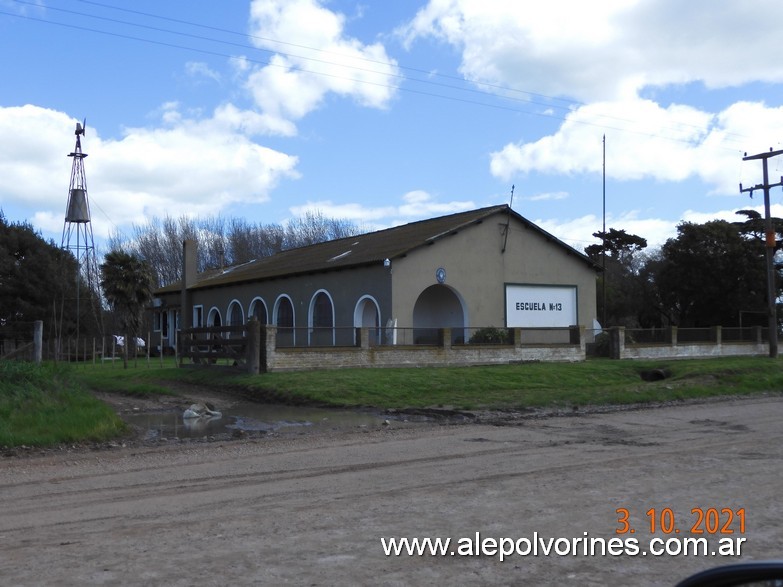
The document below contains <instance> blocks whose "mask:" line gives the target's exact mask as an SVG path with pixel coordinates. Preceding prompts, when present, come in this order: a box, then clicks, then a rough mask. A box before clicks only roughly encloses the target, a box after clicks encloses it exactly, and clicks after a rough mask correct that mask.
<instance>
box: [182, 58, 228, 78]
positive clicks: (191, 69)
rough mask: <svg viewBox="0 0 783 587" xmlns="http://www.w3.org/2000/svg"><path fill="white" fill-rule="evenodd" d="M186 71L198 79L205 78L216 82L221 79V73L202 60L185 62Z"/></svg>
mask: <svg viewBox="0 0 783 587" xmlns="http://www.w3.org/2000/svg"><path fill="white" fill-rule="evenodd" d="M185 73H187V74H188V75H189V76H190V77H193V78H196V79H199V78H205V79H208V80H212V81H214V82H219V81H220V80H221V76H220V73H218V72H217V71H215V70H214V69H212V68H210V67H209V65H207V64H206V63H204V62H202V61H188V62H187V63H186V64H185Z"/></svg>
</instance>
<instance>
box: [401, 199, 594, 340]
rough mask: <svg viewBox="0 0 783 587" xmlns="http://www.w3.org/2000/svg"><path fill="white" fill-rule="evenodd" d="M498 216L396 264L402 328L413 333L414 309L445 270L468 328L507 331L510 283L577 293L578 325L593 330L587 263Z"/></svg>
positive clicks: (591, 273)
mask: <svg viewBox="0 0 783 587" xmlns="http://www.w3.org/2000/svg"><path fill="white" fill-rule="evenodd" d="M506 220H507V217H506V216H505V215H503V214H498V215H495V216H493V217H490V218H487V219H485V220H484V221H483V222H482V223H481V224H478V225H473V226H471V227H469V228H465V229H463V230H460V231H459V232H458V233H457V234H454V235H449V236H446V237H444V238H442V239H439V240H437V241H436V242H434V243H433V244H432V245H429V246H425V247H421V248H419V249H416V250H415V251H412V252H411V253H410V254H409V255H408V256H407V257H404V258H402V259H394V260H393V261H392V315H393V317H394V318H396V319H397V325H398V326H399V327H411V326H413V324H412V312H413V307H414V305H415V304H416V300H417V298H418V297H419V295H420V294H421V292H422V291H424V289H426V288H427V287H429V286H431V285H435V284H437V280H436V278H435V271H436V270H437V269H438V268H439V267H443V268H444V269H445V270H446V282H445V285H446V286H448V287H450V288H452V289H453V290H454V291H455V292H456V293H457V294H458V297H460V298H461V299H462V300H463V302H464V303H465V306H466V309H467V324H466V325H467V326H472V327H476V326H505V287H504V285H505V284H506V283H520V284H542V285H573V286H576V287H577V301H578V310H577V312H578V319H579V324H580V325H583V326H586V327H588V328H592V324H593V320H594V319H595V317H596V306H595V304H596V298H595V296H596V273H595V271H594V270H593V269H592V268H590V267H589V266H588V264H587V263H586V262H585V260H584V258H583V257H578V256H576V255H574V254H569V253H568V252H567V251H566V249H564V248H563V247H562V246H560V245H559V244H557V243H555V242H551V241H549V240H547V239H546V238H545V237H544V236H543V235H541V234H540V233H539V232H538V231H536V230H533V229H528V228H526V227H525V226H524V225H523V224H522V223H520V222H518V221H516V220H515V219H514V218H512V219H511V224H510V230H509V235H508V241H507V242H506V251H505V253H501V249H502V247H503V240H504V239H503V231H504V229H505V225H506Z"/></svg>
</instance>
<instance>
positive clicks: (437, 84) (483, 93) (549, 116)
mask: <svg viewBox="0 0 783 587" xmlns="http://www.w3.org/2000/svg"><path fill="white" fill-rule="evenodd" d="M14 1H15V2H16V3H18V4H24V5H30V6H36V7H38V6H39V5H37V4H35V3H33V2H29V1H26V0H14ZM79 1H80V2H83V3H85V4H91V5H95V6H100V7H103V8H108V9H112V10H117V11H122V12H126V13H131V14H137V15H140V16H144V17H148V18H154V19H160V20H164V21H169V22H175V23H178V24H185V25H188V26H194V27H199V28H203V29H207V30H213V31H216V32H222V33H228V34H231V35H237V36H242V37H245V38H251V39H257V40H262V41H264V42H271V43H276V44H280V45H287V46H292V47H297V48H301V49H307V50H309V51H314V52H317V53H323V54H330V55H337V56H340V57H348V58H350V59H352V60H355V61H364V62H368V63H375V64H382V65H384V66H387V67H391V66H393V67H395V68H398V69H400V70H406V71H412V72H416V73H421V74H427V75H432V76H433V77H440V78H444V79H451V80H458V81H460V82H462V83H464V82H466V80H464V79H463V78H460V77H457V76H451V75H447V74H440V73H434V74H432V73H430V72H428V71H426V70H422V69H420V68H414V67H409V66H404V65H399V64H397V63H396V62H394V64H392V63H391V62H384V61H379V60H373V59H369V58H365V57H357V56H347V55H345V54H342V53H338V52H334V51H326V50H323V49H317V48H314V47H308V46H306V45H298V44H295V43H288V42H285V41H279V40H276V39H271V38H266V37H259V36H254V35H248V34H245V33H240V32H237V31H232V30H230V29H223V28H219V27H214V26H210V25H203V24H200V23H195V22H191V21H186V20H181V19H175V18H170V17H164V16H159V15H155V14H151V13H147V12H141V11H137V10H132V9H127V8H121V7H116V6H111V5H107V4H102V3H99V2H94V1H91V0H79ZM47 10H53V11H58V12H62V13H66V14H71V15H74V16H82V17H87V18H92V19H96V20H102V21H105V22H111V23H114V24H120V25H124V26H133V27H137V28H142V29H146V30H150V31H155V32H161V33H166V34H172V35H177V36H182V37H186V38H190V39H195V40H200V41H207V42H211V43H218V44H223V45H228V46H233V47H238V48H242V49H249V50H252V51H259V52H262V53H270V54H272V55H274V54H278V55H282V56H284V57H288V58H291V59H301V60H305V61H309V62H314V63H321V64H325V65H330V66H337V67H341V68H345V69H349V70H354V71H359V72H364V73H372V74H377V75H381V76H384V77H387V78H394V79H398V80H401V81H410V82H415V83H420V84H425V85H430V86H435V87H439V88H444V89H450V90H456V91H459V92H466V93H471V94H478V95H481V96H488V97H498V96H497V94H492V93H490V92H487V91H485V90H481V89H477V88H470V87H461V86H455V85H452V84H446V83H443V82H437V81H434V80H432V79H421V78H413V77H406V76H404V75H401V74H396V73H393V72H390V71H379V70H375V69H368V68H362V67H357V66H353V65H347V64H345V63H337V62H334V61H328V60H326V59H319V58H315V57H307V56H303V55H295V54H291V53H284V52H280V51H272V50H271V49H264V48H261V47H256V46H252V45H247V44H243V43H237V42H232V41H225V40H220V39H215V38H212V37H205V36H203V35H195V34H192V33H185V32H181V31H174V30H171V29H164V28H161V27H155V26H151V25H146V24H139V23H133V22H129V21H124V20H120V19H114V18H109V17H103V16H98V15H93V14H88V13H83V12H78V11H73V10H68V9H63V8H58V7H52V6H48V7H47ZM0 14H5V15H7V16H12V17H17V18H24V19H27V20H31V21H35V22H41V23H45V24H50V25H55V26H60V27H65V28H72V29H76V30H82V31H87V32H92V33H98V34H103V35H107V36H113V37H117V38H122V39H126V40H131V41H138V42H144V43H149V44H154V45H159V46H163V47H168V48H173V49H179V50H185V51H191V52H195V53H200V54H204V55H211V56H214V57H221V58H225V59H237V58H238V56H236V55H231V54H226V53H221V52H218V51H212V50H207V49H203V48H196V47H188V46H185V45H181V44H177V43H171V42H167V41H160V40H154V39H148V38H143V37H137V36H133V35H128V34H124V33H118V32H112V31H107V30H101V29H95V28H91V27H85V26H81V25H75V24H69V23H64V22H57V21H53V20H47V19H42V18H36V17H33V16H29V15H20V14H13V13H8V12H4V11H0ZM242 57H243V58H244V59H245V60H246V61H248V62H250V63H255V64H257V65H264V66H268V67H270V66H271V67H281V68H285V69H287V68H289V67H291V69H296V70H298V71H301V72H304V73H308V74H312V75H318V76H322V77H330V78H334V79H342V80H347V81H351V82H353V83H358V84H365V85H373V86H377V87H383V88H387V89H394V90H399V91H403V92H408V93H414V94H418V95H423V96H429V97H434V98H439V99H447V100H450V101H456V102H462V103H465V104H471V105H476V106H483V107H489V108H495V109H501V110H507V111H511V112H516V113H521V114H527V115H532V116H537V117H540V118H547V119H554V120H561V121H570V122H573V123H576V124H581V125H587V126H594V127H597V128H601V129H605V130H616V131H619V132H626V133H631V134H636V135H639V136H646V137H651V138H661V139H665V140H669V141H675V142H681V143H685V144H693V143H694V140H691V139H680V138H675V137H671V136H665V135H662V134H660V133H659V132H645V131H641V130H632V129H629V128H627V127H622V126H610V125H609V124H605V123H599V122H590V121H584V120H575V119H573V118H568V117H567V116H558V115H555V114H551V113H546V112H535V111H532V110H526V109H520V108H514V107H510V106H503V105H500V104H491V103H487V102H483V101H479V100H469V99H465V98H458V97H454V96H447V95H444V94H438V93H435V92H426V91H422V90H414V89H412V88H406V87H402V86H397V85H392V84H384V83H380V82H372V81H369V80H365V79H356V78H351V77H345V76H339V75H336V74H330V73H326V72H322V71H316V70H312V69H305V68H301V67H300V68H296V67H293V66H289V65H287V64H278V63H273V62H271V61H269V60H260V59H252V58H248V57H246V56H242ZM468 83H470V82H468ZM474 83H476V84H478V85H481V86H484V87H487V88H492V89H495V90H498V91H501V92H507V93H517V94H525V95H527V96H534V97H540V98H545V99H546V100H549V101H550V102H539V101H536V100H532V99H526V98H520V97H513V96H508V95H502V96H500V98H502V99H505V100H510V101H512V102H518V103H524V104H532V105H535V106H542V107H545V108H548V109H550V108H555V109H559V110H564V111H566V112H573V108H574V106H587V104H585V103H582V102H577V101H567V100H565V99H562V98H555V97H552V96H547V95H545V94H540V93H536V92H531V91H527V90H519V89H516V88H511V87H508V86H501V85H497V84H491V83H485V82H474ZM552 101H560V102H565V103H567V104H568V105H566V106H561V105H558V104H555V103H553V102H552ZM595 116H596V117H598V118H600V119H603V120H609V121H616V122H621V123H629V124H636V123H637V122H638V121H637V120H633V119H628V118H621V117H617V116H612V115H608V114H595ZM683 127H684V128H691V129H694V130H697V131H700V132H702V133H705V134H706V133H708V132H709V130H710V127H709V126H708V127H705V126H700V125H694V124H690V123H685V122H675V123H673V124H671V125H667V126H663V127H662V128H663V129H669V130H677V129H678V128H683ZM725 134H727V135H732V136H735V137H737V139H746V138H748V137H746V136H744V135H741V134H738V133H725ZM732 142H733V141H732ZM718 148H721V149H724V150H732V151H735V150H737V149H733V148H729V147H718Z"/></svg>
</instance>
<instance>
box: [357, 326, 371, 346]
mask: <svg viewBox="0 0 783 587" xmlns="http://www.w3.org/2000/svg"><path fill="white" fill-rule="evenodd" d="M356 338H357V339H358V340H357V341H356V342H357V343H358V344H357V345H356V346H358V347H359V348H360V349H363V350H368V349H369V348H370V329H369V328H357V329H356Z"/></svg>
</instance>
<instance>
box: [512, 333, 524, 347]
mask: <svg viewBox="0 0 783 587" xmlns="http://www.w3.org/2000/svg"><path fill="white" fill-rule="evenodd" d="M511 336H512V337H513V338H514V346H515V347H516V348H519V347H521V346H522V329H521V328H512V329H511Z"/></svg>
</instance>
